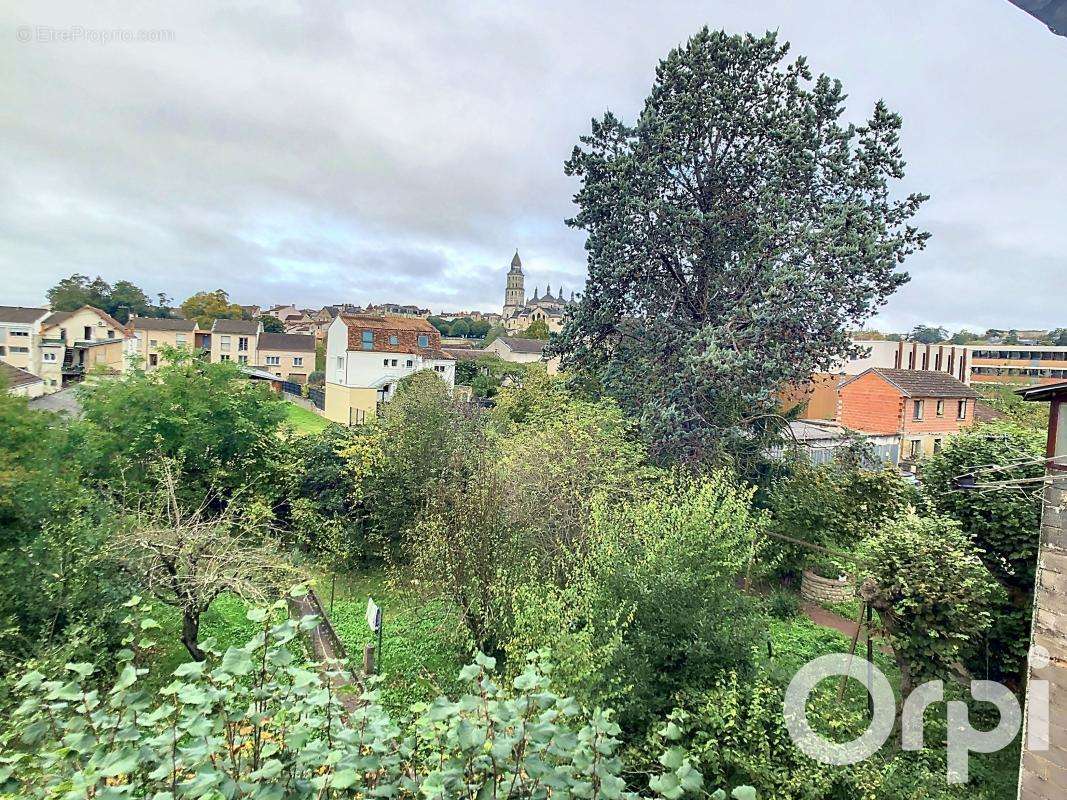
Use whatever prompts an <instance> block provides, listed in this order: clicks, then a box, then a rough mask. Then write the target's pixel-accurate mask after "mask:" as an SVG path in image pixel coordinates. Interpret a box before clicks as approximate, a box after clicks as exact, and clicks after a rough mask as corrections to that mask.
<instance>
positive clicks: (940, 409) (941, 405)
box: [936, 400, 945, 417]
mask: <svg viewBox="0 0 1067 800" xmlns="http://www.w3.org/2000/svg"><path fill="white" fill-rule="evenodd" d="M936 408H937V416H939V417H943V416H945V401H944V400H938V401H937V407H936Z"/></svg>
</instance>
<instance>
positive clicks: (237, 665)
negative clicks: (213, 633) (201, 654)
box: [220, 647, 252, 675]
mask: <svg viewBox="0 0 1067 800" xmlns="http://www.w3.org/2000/svg"><path fill="white" fill-rule="evenodd" d="M220 666H221V667H222V669H223V671H225V672H228V673H230V674H231V675H247V674H248V673H249V672H251V671H252V657H251V656H250V655H249V654H248V651H247V650H244V649H243V648H240V647H230V648H229V649H228V650H227V651H226V655H224V656H223V657H222V664H221V665H220Z"/></svg>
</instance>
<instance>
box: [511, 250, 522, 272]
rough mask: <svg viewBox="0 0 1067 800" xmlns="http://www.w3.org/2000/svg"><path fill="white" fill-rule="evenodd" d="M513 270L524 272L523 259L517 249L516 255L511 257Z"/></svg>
mask: <svg viewBox="0 0 1067 800" xmlns="http://www.w3.org/2000/svg"><path fill="white" fill-rule="evenodd" d="M511 271H512V272H522V259H521V258H519V251H518V250H516V251H515V255H514V256H513V257H512V259H511Z"/></svg>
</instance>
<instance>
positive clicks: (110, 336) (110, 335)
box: [107, 328, 115, 339]
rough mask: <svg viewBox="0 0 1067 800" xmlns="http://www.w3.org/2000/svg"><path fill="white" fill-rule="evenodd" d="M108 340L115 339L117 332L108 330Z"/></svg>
mask: <svg viewBox="0 0 1067 800" xmlns="http://www.w3.org/2000/svg"><path fill="white" fill-rule="evenodd" d="M107 338H108V339H114V338H115V331H113V330H111V329H110V328H108V331H107Z"/></svg>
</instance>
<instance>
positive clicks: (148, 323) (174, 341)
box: [126, 317, 200, 371]
mask: <svg viewBox="0 0 1067 800" xmlns="http://www.w3.org/2000/svg"><path fill="white" fill-rule="evenodd" d="M129 330H130V338H129V339H128V340H127V345H126V350H127V354H128V356H131V357H138V358H139V359H140V362H141V366H142V367H143V368H144V369H145V370H149V371H150V370H153V369H155V368H156V367H158V366H159V364H160V361H161V359H162V357H163V350H164V349H165V348H168V347H172V348H175V349H180V348H187V349H190V350H191V349H193V348H194V347H196V346H197V334H198V333H199V332H200V329H199V327H198V326H197V324H196V321H195V320H188V319H156V318H154V317H133V318H131V319H130V324H129Z"/></svg>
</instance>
